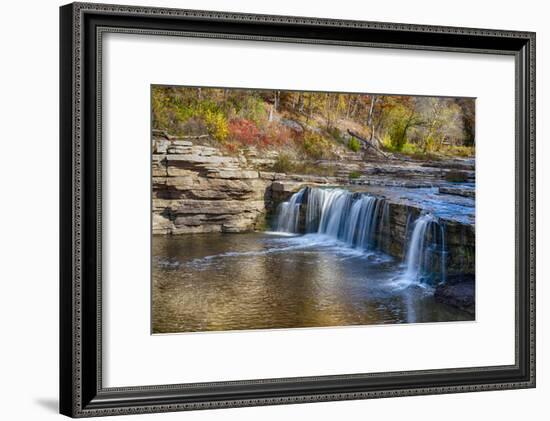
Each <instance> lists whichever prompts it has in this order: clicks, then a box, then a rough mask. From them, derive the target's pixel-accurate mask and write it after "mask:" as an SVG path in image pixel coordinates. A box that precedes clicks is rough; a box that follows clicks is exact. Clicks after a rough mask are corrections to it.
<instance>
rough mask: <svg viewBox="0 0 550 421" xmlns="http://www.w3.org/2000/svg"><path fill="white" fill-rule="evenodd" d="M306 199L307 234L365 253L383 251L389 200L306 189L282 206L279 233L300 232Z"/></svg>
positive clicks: (357, 194)
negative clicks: (322, 235) (344, 244)
mask: <svg viewBox="0 0 550 421" xmlns="http://www.w3.org/2000/svg"><path fill="white" fill-rule="evenodd" d="M304 197H306V198H305V202H306V203H305V210H302V212H303V214H304V215H305V227H304V228H305V232H307V233H318V234H324V235H326V236H329V237H332V238H336V239H338V240H341V241H343V242H345V243H347V244H348V245H350V246H352V247H356V248H361V249H365V250H374V249H377V248H380V247H381V246H382V245H383V244H384V241H386V238H385V236H387V234H388V233H389V204H388V203H387V202H386V200H384V199H382V198H378V197H374V196H369V195H367V194H361V193H352V192H349V191H347V190H343V189H320V188H305V189H302V190H300V191H299V192H298V193H295V194H293V195H292V196H291V198H290V200H289V201H288V202H284V203H282V204H281V205H279V209H278V218H277V227H276V229H277V231H282V232H294V233H298V232H300V231H301V230H300V226H299V220H300V211H301V204H302V202H304Z"/></svg>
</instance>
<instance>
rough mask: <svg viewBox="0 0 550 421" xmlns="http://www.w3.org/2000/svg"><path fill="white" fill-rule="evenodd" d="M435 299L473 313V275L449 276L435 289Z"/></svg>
mask: <svg viewBox="0 0 550 421" xmlns="http://www.w3.org/2000/svg"><path fill="white" fill-rule="evenodd" d="M434 298H435V300H436V301H438V302H440V303H443V304H447V305H451V306H453V307H456V308H459V309H461V310H463V311H465V312H467V313H469V314H475V279H474V277H473V276H465V277H458V276H457V277H454V278H453V277H451V278H449V279H448V280H447V282H446V283H445V284H442V285H438V286H437V287H436V289H435V293H434Z"/></svg>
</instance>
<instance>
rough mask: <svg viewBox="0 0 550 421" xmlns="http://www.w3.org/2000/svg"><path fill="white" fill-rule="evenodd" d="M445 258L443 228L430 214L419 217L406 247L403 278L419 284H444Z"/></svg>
mask: <svg viewBox="0 0 550 421" xmlns="http://www.w3.org/2000/svg"><path fill="white" fill-rule="evenodd" d="M446 258H447V252H446V248H445V227H444V226H443V224H441V223H440V222H439V220H438V219H437V218H436V217H435V216H433V215H432V214H430V213H426V214H423V215H421V216H420V217H418V218H417V219H416V220H415V221H414V224H413V227H412V234H411V238H410V241H409V243H408V246H407V253H406V261H405V262H406V267H407V269H406V272H405V277H406V278H407V279H409V280H412V281H416V282H420V283H433V282H434V281H435V280H438V281H439V282H445V274H446V260H447V259H446Z"/></svg>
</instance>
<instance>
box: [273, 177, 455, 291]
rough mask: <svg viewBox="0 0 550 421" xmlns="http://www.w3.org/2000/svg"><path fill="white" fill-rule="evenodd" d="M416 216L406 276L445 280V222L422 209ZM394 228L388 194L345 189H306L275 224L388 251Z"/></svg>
mask: <svg viewBox="0 0 550 421" xmlns="http://www.w3.org/2000/svg"><path fill="white" fill-rule="evenodd" d="M411 215H412V213H409V214H408V217H407V221H408V223H407V226H406V228H405V236H404V238H403V244H402V248H403V253H402V254H403V256H406V259H405V263H406V270H405V271H404V273H403V274H401V275H400V276H401V278H402V279H404V280H408V281H411V282H416V283H420V284H431V285H433V284H434V283H443V282H445V279H446V266H447V262H446V259H447V249H446V244H445V225H444V224H443V223H441V222H440V221H439V219H438V218H437V217H435V216H433V215H432V214H430V213H420V214H419V215H418V217H417V218H416V219H415V220H414V221H413V222H412V223H410V221H411ZM409 227H410V229H409ZM391 230H392V229H391V226H390V204H389V202H388V201H387V200H386V199H384V198H380V197H376V196H372V195H369V194H365V193H354V192H350V191H347V190H344V189H340V188H330V189H323V188H311V187H306V188H303V189H301V190H300V191H298V192H297V193H294V194H293V195H292V196H291V197H290V199H289V200H288V201H287V202H283V203H281V204H280V205H279V207H278V211H277V218H276V225H275V231H278V232H286V233H296V234H300V233H317V234H319V235H324V236H326V237H328V238H331V239H337V240H339V241H341V242H343V243H344V244H346V245H348V246H349V247H352V248H355V249H358V250H363V251H367V252H368V251H375V250H378V251H384V252H388V250H389V247H388V242H389V241H390V240H391V238H390V234H391Z"/></svg>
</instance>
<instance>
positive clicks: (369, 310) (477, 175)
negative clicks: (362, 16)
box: [60, 3, 535, 417]
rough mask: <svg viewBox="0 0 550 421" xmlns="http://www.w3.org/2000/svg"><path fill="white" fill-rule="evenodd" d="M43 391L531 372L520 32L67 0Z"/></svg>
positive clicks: (456, 379)
mask: <svg viewBox="0 0 550 421" xmlns="http://www.w3.org/2000/svg"><path fill="white" fill-rule="evenodd" d="M60 13H61V29H60V31H61V42H60V48H61V52H60V57H61V63H60V67H61V92H60V97H61V101H60V102H61V111H60V114H61V122H60V126H61V127H60V133H61V139H60V143H61V146H60V148H61V149H60V154H61V155H60V162H61V170H60V171H61V177H60V188H61V216H60V217H61V233H60V238H61V253H60V254H61V262H60V265H61V279H60V304H61V309H60V328H61V335H60V338H61V343H60V345H61V346H60V350H61V355H60V397H61V398H60V408H61V413H63V414H65V415H68V416H72V417H84V416H105V415H117V414H138V413H146V412H165V411H179V410H193V409H206V408H223V407H235V406H252V405H271V404H285V403H299V402H316V401H326V400H345V399H365V398H380V397H396V396H410V395H420V394H439V393H456V392H475V391H484V390H499V389H514V388H527V387H534V386H535V308H534V303H535V260H534V258H535V249H534V244H535V238H534V233H535V214H534V203H535V193H534V192H535V176H534V174H535V169H534V163H535V156H534V154H535V152H534V151H535V121H534V118H535V117H534V116H535V94H534V92H535V86H534V84H535V56H534V51H535V34H534V33H530V32H512V31H502V30H488V29H471V28H451V27H435V26H419V25H409V24H396V23H379V22H361V21H342V20H330V19H315V18H302V17H287V16H266V15H247V14H235V13H224V12H210V11H196V10H177V9H162V8H153V7H151V8H149V7H131V6H114V5H103V4H89V3H73V4H70V5H66V6H63V7H62V8H61V11H60Z"/></svg>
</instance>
